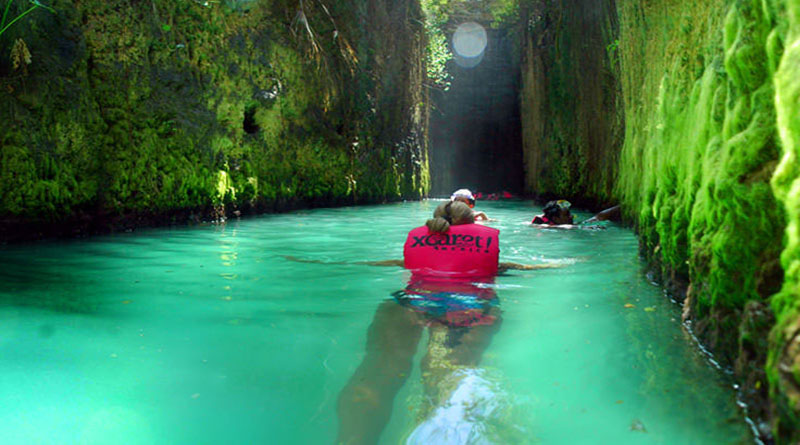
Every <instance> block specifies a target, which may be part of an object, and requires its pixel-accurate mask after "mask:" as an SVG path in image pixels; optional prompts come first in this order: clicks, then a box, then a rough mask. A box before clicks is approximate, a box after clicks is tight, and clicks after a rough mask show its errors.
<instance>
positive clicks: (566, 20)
mask: <svg viewBox="0 0 800 445" xmlns="http://www.w3.org/2000/svg"><path fill="white" fill-rule="evenodd" d="M612 5H613V3H609V2H604V1H597V2H579V3H575V2H569V1H566V0H554V1H545V0H523V1H521V2H520V11H521V12H520V21H519V28H520V31H519V32H520V35H521V39H522V45H521V56H522V79H523V81H522V94H521V113H522V120H523V122H524V124H523V128H522V132H523V154H524V157H525V167H526V171H525V174H526V189H527V190H526V191H527V192H528V193H530V194H532V195H535V196H539V197H543V198H546V197H556V196H557V197H560V198H568V199H572V200H575V201H584V202H586V201H587V200H588V201H594V202H595V203H601V204H602V203H610V202H611V201H612V200H613V196H612V191H613V187H614V181H615V179H616V172H617V156H616V153H617V152H618V147H619V145H620V143H621V139H622V131H623V123H622V119H621V115H622V113H620V111H619V110H620V109H621V99H622V96H621V94H620V91H619V80H618V78H617V76H616V74H615V73H616V71H617V69H618V60H617V58H616V57H611V55H613V52H611V51H608V48H609V43H610V41H612V40H613V38H614V36H615V35H616V32H617V24H616V22H617V20H616V10H614V8H613V7H612Z"/></svg>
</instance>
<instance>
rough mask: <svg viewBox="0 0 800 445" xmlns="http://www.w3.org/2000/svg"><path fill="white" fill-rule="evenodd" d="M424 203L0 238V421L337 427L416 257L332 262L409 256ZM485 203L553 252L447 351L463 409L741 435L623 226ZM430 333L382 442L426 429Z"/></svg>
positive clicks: (638, 437)
mask: <svg viewBox="0 0 800 445" xmlns="http://www.w3.org/2000/svg"><path fill="white" fill-rule="evenodd" d="M436 204H437V202H436V201H425V202H412V203H400V204H391V205H383V206H372V207H357V208H338V209H318V210H309V211H299V212H294V213H289V214H282V215H267V216H261V217H254V218H248V219H243V220H240V221H235V220H234V221H229V222H228V223H227V224H223V225H204V226H198V227H190V228H172V229H158V230H142V231H138V232H136V233H131V234H120V235H114V236H104V237H96V238H91V239H88V240H75V241H67V242H42V243H35V244H28V245H23V246H11V247H3V248H0V285H1V286H0V442H2V443H4V444H9V443H11V444H16V443H19V444H23V443H24V444H27V443H77V442H84V443H109V444H110V443H134V444H135V443H142V444H147V443H287V444H295V443H296V444H303V443H333V442H334V440H335V438H336V431H337V412H336V405H337V397H338V395H339V392H340V391H341V390H342V388H343V387H344V386H345V384H346V383H347V381H348V380H349V379H350V377H351V375H353V373H354V371H355V369H356V367H357V366H358V365H359V363H360V362H361V360H362V358H363V357H364V347H365V346H364V345H365V341H366V337H367V330H368V328H369V327H370V325H371V323H372V322H373V316H374V314H375V312H376V309H377V308H378V307H379V306H380V305H381V304H384V303H385V302H387V301H390V300H391V294H392V293H393V292H395V291H397V290H399V289H403V287H404V286H405V285H406V282H407V280H408V278H409V275H408V273H407V272H406V271H404V270H402V269H400V268H392V267H374V266H367V265H359V264H342V263H347V262H356V261H371V260H384V259H392V258H401V257H402V244H403V241H404V240H405V235H406V233H407V232H408V230H409V229H411V228H413V227H415V226H418V225H420V224H421V223H422V222H423V221H424V220H425V219H426V218H427V217H429V215H430V214H431V212H432V210H433V208H434V207H435V206H436ZM478 208H479V209H480V210H484V211H486V212H487V213H488V214H489V215H490V216H491V217H493V218H496V219H497V220H498V221H495V222H491V223H489V225H491V226H494V227H496V228H499V229H501V235H500V242H501V252H500V257H501V261H516V262H520V263H529V264H536V263H546V262H557V263H562V264H564V265H565V267H563V268H560V269H549V270H537V271H515V272H512V273H508V274H505V275H502V276H500V277H498V278H497V279H496V281H495V284H494V288H495V291H496V293H497V296H498V298H499V303H500V304H499V308H500V311H501V312H502V324H500V325H498V326H499V328H498V329H497V330H496V332H495V333H494V335H493V337H492V338H491V343H490V344H489V346H488V347H487V348H486V350H485V351H484V353H483V359H482V361H481V362H480V365H479V366H478V367H474V369H469V370H466V371H465V370H461V372H466V373H469V375H471V376H472V377H473V380H472V383H473V384H474V385H473V386H474V388H473V389H474V391H476V392H480V394H481V397H478V398H475V399H474V400H472V402H470V403H477V404H483V405H484V409H483V411H480V409H479V410H478V412H483V413H484V414H486V415H485V416H484V417H480V416H478V417H474V416H473V417H472V418H470V419H467V423H469V422H472V423H473V424H475V423H478V424H481V425H480V427H479V428H478V429H479V430H481V431H483V432H484V433H485V434H484V439H486V440H488V441H494V442H498V443H550V444H561V443H571V444H579V443H587V444H589V443H631V444H651V443H653V444H677V443H681V444H704V443H708V444H719V443H752V442H753V438H752V435H751V434H750V430H749V428H748V426H747V424H746V422H745V420H744V418H743V415H742V413H741V411H740V410H739V409H738V408H737V406H736V403H735V402H736V401H735V393H734V391H733V389H732V387H731V382H730V381H728V379H727V377H726V376H725V375H724V374H723V373H722V372H721V371H719V370H718V369H716V368H714V367H713V366H712V365H711V364H710V363H709V361H708V360H707V358H706V357H705V356H704V355H703V353H702V352H701V351H700V350H699V349H698V348H697V347H696V345H695V344H694V342H693V341H692V340H691V338H690V336H689V335H688V334H687V333H686V331H685V329H684V328H683V327H682V326H681V324H680V314H679V308H678V307H677V306H676V305H675V304H673V303H671V302H670V301H669V300H668V299H667V298H665V297H664V295H663V291H662V290H661V289H660V288H659V287H657V286H654V285H653V284H651V283H649V282H648V281H647V279H646V277H645V275H644V273H643V265H642V264H641V262H640V260H639V258H638V257H637V241H636V239H635V237H634V235H633V234H632V233H631V232H630V231H629V230H627V229H623V228H620V227H619V226H616V225H614V224H607V225H606V226H605V229H604V230H552V229H548V230H542V229H536V228H533V227H531V226H530V225H528V224H527V222H528V221H530V219H531V218H532V216H533V215H534V214H535V213H537V210H539V209H538V208H536V207H534V206H533V205H532V204H531V203H530V202H521V201H514V202H510V201H509V202H494V203H490V202H480V203H479V205H478ZM580 216H582V217H586V216H588V215H585V214H584V215H580ZM287 255H288V256H292V257H296V258H300V259H303V260H312V261H319V262H320V263H319V264H316V263H307V262H297V261H292V260H290V259H287V258H286V257H285V256H287ZM429 335H430V334H429V331H427V330H426V331H425V332H424V333H423V338H422V339H421V340H420V342H419V347H418V350H417V353H416V359H415V361H414V366H413V368H412V370H411V374H410V375H409V376H408V380H407V382H406V384H405V385H404V386H403V387H402V389H401V390H400V392H399V393H398V394H397V396H396V397H395V399H394V401H393V403H394V410H393V412H392V417H391V421H390V422H389V424H388V425H387V426H386V428H385V430H384V432H383V435H382V440H381V442H382V443H387V444H394V443H402V442H405V441H406V440H407V439H408V438H409V437H412V438H414V437H420V436H419V434H420V431H422V430H424V429H426V428H427V430H426V431H423V432H426V433H429V432H430V428H431V425H432V423H431V419H430V417H429V416H428V414H429V413H430V409H429V408H430V407H429V406H427V405H426V404H427V402H426V398H425V396H424V391H423V381H424V378H425V376H423V375H421V373H420V366H419V362H420V359H421V357H422V356H423V355H424V354H425V353H426V349H427V348H428V347H429V346H428V345H430V344H431V343H433V342H431V341H429V340H430V338H429ZM463 381H466V380H462V382H463ZM476 382H477V383H476ZM454 385H455V386H456V387H458V385H459V383H458V382H456V383H455V384H454ZM461 388H462V389H464V388H466V386H464V385H462V386H461ZM467 389H469V388H467ZM442 390H443V391H444V390H445V388H442ZM451 392H452V391H451ZM487 404H488V405H487ZM487 406H488V407H489V408H491V409H487ZM426 416H428V417H426ZM462 420H463V419H462ZM426 422H428V423H426ZM420 425H423V426H422V427H421V426H420ZM415 429H417V433H416V434H417V435H413V434H414V433H413V431H414V430H415Z"/></svg>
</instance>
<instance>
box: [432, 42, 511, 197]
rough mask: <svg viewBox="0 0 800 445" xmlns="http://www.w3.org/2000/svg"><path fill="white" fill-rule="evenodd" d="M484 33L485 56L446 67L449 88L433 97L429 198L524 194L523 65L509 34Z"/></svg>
mask: <svg viewBox="0 0 800 445" xmlns="http://www.w3.org/2000/svg"><path fill="white" fill-rule="evenodd" d="M485 28H486V32H487V44H486V49H485V51H484V53H483V56H482V57H478V58H475V59H474V60H472V61H471V63H462V62H463V61H464V59H459V58H458V56H457V55H456V57H455V60H451V61H450V62H448V66H447V69H448V71H449V73H450V74H451V76H452V81H451V87H450V89H449V90H448V91H435V92H434V94H433V95H432V96H433V98H434V110H433V112H432V116H431V165H430V167H431V196H448V195H449V194H450V193H452V192H453V190H455V189H458V188H463V187H466V188H469V189H471V190H473V191H481V192H484V193H491V192H496V191H500V190H508V191H510V192H512V193H515V194H518V193H520V192H521V191H522V189H523V178H524V172H523V162H522V132H521V126H520V107H519V93H518V92H519V82H520V76H519V66H518V65H517V64H516V63H515V62H514V60H515V57H514V55H513V53H512V41H511V39H510V38H508V35H507V30H503V29H498V30H495V29H489V28H488V27H485ZM448 37H449V38H450V41H451V51H452V34H451V35H450V36H448ZM453 52H454V54H456V52H455V51H453ZM478 61H480V63H478V64H477V65H476V66H473V67H465V66H462V65H470V64H475V63H476V62H478Z"/></svg>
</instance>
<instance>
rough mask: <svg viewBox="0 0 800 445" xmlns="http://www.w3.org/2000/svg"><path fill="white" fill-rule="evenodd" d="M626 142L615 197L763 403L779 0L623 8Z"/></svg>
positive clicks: (773, 225) (773, 251)
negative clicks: (685, 291)
mask: <svg viewBox="0 0 800 445" xmlns="http://www.w3.org/2000/svg"><path fill="white" fill-rule="evenodd" d="M617 5H618V11H619V16H620V34H619V48H620V57H621V70H620V78H621V81H622V90H623V97H624V101H625V122H626V131H625V142H624V145H623V148H622V152H621V155H620V167H619V181H618V185H617V190H616V195H617V196H618V197H619V199H620V200H621V201H622V203H623V208H624V211H625V214H626V215H627V217H628V219H629V220H631V221H634V222H635V225H636V227H637V230H638V233H639V235H640V238H641V242H642V247H643V251H644V252H645V253H646V255H647V256H648V257H649V259H650V261H651V263H652V264H654V265H655V269H656V272H657V274H658V275H660V277H661V278H662V280H663V281H664V282H666V283H667V284H669V285H670V286H671V287H672V289H673V290H674V294H675V296H676V297H678V298H679V299H680V298H682V297H683V294H682V289H688V292H687V293H686V297H687V300H686V301H685V302H684V304H685V308H686V311H685V313H686V315H687V316H689V317H690V318H691V319H692V320H693V325H694V328H695V332H696V333H697V334H698V336H699V337H700V339H701V340H702V341H703V342H704V343H705V344H706V345H708V346H709V347H710V348H711V350H713V351H714V352H715V354H716V355H717V356H718V357H719V358H720V359H721V360H722V361H723V362H724V363H726V364H727V365H732V366H733V367H734V368H735V370H736V371H737V373H738V375H739V377H740V379H741V380H742V382H743V385H742V394H743V396H744V397H745V399H746V400H748V401H750V404H751V411H752V412H751V415H753V416H754V417H758V418H765V417H768V416H769V409H768V407H767V406H766V405H765V403H764V401H765V400H766V391H767V381H766V377H765V373H764V361H765V357H766V350H767V345H766V334H767V332H768V330H769V328H770V326H771V324H772V314H771V311H770V310H769V301H770V298H771V296H772V295H773V294H774V293H775V292H776V291H777V290H779V289H780V286H781V283H782V269H781V267H780V263H779V260H778V258H779V257H780V253H781V250H782V234H783V230H784V227H785V218H784V213H783V211H782V209H781V206H780V205H779V204H778V202H777V201H776V199H775V196H774V194H773V192H772V188H771V187H770V178H771V176H772V174H773V172H774V170H775V167H776V165H777V160H778V158H779V156H780V144H779V138H778V131H777V126H776V115H775V105H774V104H775V102H774V98H775V90H774V87H773V74H774V72H775V70H776V69H777V63H778V60H779V59H780V56H781V53H782V48H783V45H782V42H783V35H784V33H785V23H784V22H785V16H784V15H783V13H782V5H781V4H780V3H779V2H777V1H764V2H761V1H749V0H747V1H745V0H741V1H740V0H735V1H726V0H716V1H709V2H703V3H700V4H698V3H696V2H695V3H690V2H677V1H666V0H664V1H652V2H647V3H645V2H641V1H633V0H619V1H618V2H617Z"/></svg>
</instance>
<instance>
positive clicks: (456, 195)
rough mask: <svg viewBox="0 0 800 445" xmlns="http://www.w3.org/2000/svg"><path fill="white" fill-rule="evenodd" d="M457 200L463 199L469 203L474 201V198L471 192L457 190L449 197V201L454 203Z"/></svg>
mask: <svg viewBox="0 0 800 445" xmlns="http://www.w3.org/2000/svg"><path fill="white" fill-rule="evenodd" d="M457 198H464V199H467V200H469V201H473V202H474V201H475V197H474V196H472V192H471V191H469V190H468V189H458V190H456V191H455V192H453V194H452V195H450V201H455V200H456V199H457Z"/></svg>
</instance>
